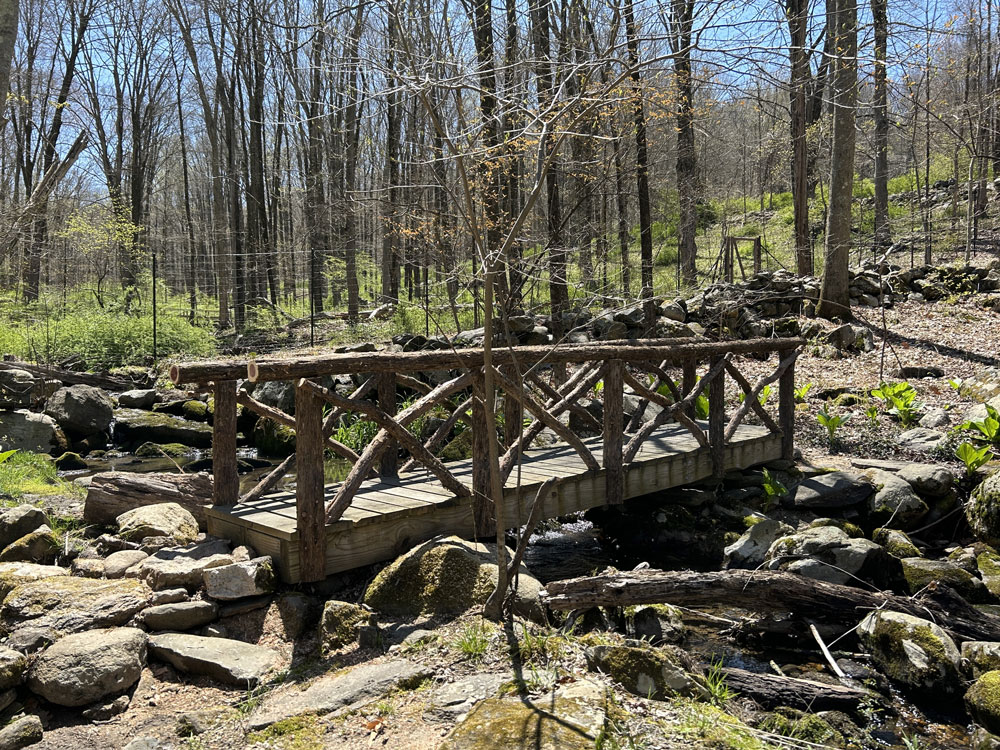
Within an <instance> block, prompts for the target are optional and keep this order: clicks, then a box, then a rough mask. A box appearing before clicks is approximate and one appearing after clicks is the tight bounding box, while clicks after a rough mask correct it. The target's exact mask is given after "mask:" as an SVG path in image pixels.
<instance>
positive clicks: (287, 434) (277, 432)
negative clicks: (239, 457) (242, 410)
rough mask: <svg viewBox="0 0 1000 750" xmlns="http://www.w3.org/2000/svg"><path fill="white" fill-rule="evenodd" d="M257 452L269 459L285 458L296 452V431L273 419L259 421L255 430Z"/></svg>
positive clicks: (254, 439) (254, 442) (254, 440)
mask: <svg viewBox="0 0 1000 750" xmlns="http://www.w3.org/2000/svg"><path fill="white" fill-rule="evenodd" d="M253 444H254V445H255V446H257V452H258V453H259V454H260V455H262V456H267V457H268V458H284V457H285V456H290V455H291V454H293V453H294V452H295V430H293V429H292V428H291V427H286V426H285V425H283V424H278V423H277V422H275V421H274V420H273V419H264V418H261V419H258V420H257V424H256V425H254V428H253Z"/></svg>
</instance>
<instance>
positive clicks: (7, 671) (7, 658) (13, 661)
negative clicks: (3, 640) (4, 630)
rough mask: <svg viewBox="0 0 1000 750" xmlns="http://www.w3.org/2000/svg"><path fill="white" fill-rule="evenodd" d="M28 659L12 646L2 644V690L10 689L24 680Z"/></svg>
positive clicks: (0, 680) (0, 677)
mask: <svg viewBox="0 0 1000 750" xmlns="http://www.w3.org/2000/svg"><path fill="white" fill-rule="evenodd" d="M27 669H28V659H27V657H25V655H24V654H22V653H20V652H18V651H15V650H14V649H12V648H4V647H2V646H0V690H9V689H10V688H12V687H16V686H17V685H20V684H21V683H22V682H23V681H24V673H25V672H26V671H27Z"/></svg>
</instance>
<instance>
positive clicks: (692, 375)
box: [681, 359, 698, 417]
mask: <svg viewBox="0 0 1000 750" xmlns="http://www.w3.org/2000/svg"><path fill="white" fill-rule="evenodd" d="M681 373H682V374H681V395H682V396H685V397H686V396H687V395H688V394H689V393H690V392H691V391H693V390H694V387H695V385H697V384H698V363H697V362H695V361H694V360H692V359H686V360H684V364H683V365H681ZM687 415H688V416H689V417H694V415H695V409H694V405H692V406H690V407H688V409H687Z"/></svg>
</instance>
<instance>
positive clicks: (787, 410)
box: [778, 359, 795, 461]
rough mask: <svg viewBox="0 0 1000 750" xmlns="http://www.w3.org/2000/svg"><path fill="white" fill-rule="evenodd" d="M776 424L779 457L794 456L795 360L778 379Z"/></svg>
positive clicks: (787, 458)
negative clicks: (779, 441)
mask: <svg viewBox="0 0 1000 750" xmlns="http://www.w3.org/2000/svg"><path fill="white" fill-rule="evenodd" d="M778 426H779V427H780V428H781V457H782V458H783V459H785V460H787V461H792V460H793V459H794V458H795V360H794V359H793V360H792V361H791V363H790V364H789V365H788V367H787V368H786V369H785V371H784V372H783V373H782V374H781V379H780V380H779V381H778Z"/></svg>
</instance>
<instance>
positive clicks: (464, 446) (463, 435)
mask: <svg viewBox="0 0 1000 750" xmlns="http://www.w3.org/2000/svg"><path fill="white" fill-rule="evenodd" d="M440 456H441V459H442V460H444V461H458V460H461V459H463V458H469V457H470V456H472V430H463V431H462V432H460V433H459V434H458V435H457V436H456V437H455V438H454V439H452V440H451V441H450V442H449V443H448V444H447V445H446V446H445V447H444V448H443V449H442V450H441V453H440Z"/></svg>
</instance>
